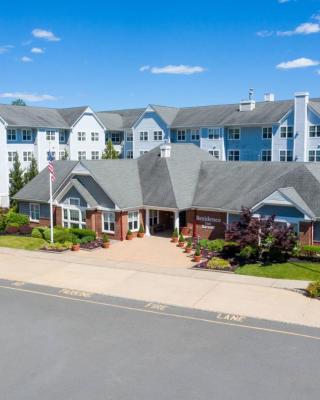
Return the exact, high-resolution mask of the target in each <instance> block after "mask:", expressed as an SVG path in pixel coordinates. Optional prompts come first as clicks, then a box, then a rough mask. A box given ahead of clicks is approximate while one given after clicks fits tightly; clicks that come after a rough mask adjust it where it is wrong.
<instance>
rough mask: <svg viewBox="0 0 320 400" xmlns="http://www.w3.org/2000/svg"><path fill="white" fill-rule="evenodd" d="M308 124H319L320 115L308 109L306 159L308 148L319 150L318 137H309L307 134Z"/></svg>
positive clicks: (319, 140) (319, 141)
mask: <svg viewBox="0 0 320 400" xmlns="http://www.w3.org/2000/svg"><path fill="white" fill-rule="evenodd" d="M310 125H320V117H319V116H318V115H317V114H315V113H314V112H312V111H311V110H308V124H307V132H306V135H307V140H306V156H307V158H306V161H308V160H309V150H320V138H317V137H314V138H311V137H310V135H309V126H310Z"/></svg>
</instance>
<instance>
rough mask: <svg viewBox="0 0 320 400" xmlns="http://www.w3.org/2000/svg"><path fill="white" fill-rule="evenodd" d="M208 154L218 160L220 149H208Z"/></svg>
mask: <svg viewBox="0 0 320 400" xmlns="http://www.w3.org/2000/svg"><path fill="white" fill-rule="evenodd" d="M209 154H211V155H212V156H213V158H215V159H216V160H220V150H209Z"/></svg>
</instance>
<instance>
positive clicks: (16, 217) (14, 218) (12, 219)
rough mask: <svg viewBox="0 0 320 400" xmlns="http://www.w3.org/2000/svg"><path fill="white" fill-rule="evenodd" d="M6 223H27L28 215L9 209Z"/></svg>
mask: <svg viewBox="0 0 320 400" xmlns="http://www.w3.org/2000/svg"><path fill="white" fill-rule="evenodd" d="M6 224H7V225H8V224H18V226H21V225H28V224H29V217H28V216H27V215H25V214H19V213H16V212H14V211H9V212H8V213H7V214H6Z"/></svg>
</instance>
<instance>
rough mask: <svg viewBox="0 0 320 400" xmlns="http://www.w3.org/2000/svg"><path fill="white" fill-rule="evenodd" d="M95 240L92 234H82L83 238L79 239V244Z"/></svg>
mask: <svg viewBox="0 0 320 400" xmlns="http://www.w3.org/2000/svg"><path fill="white" fill-rule="evenodd" d="M94 240H95V238H94V237H93V236H84V237H83V238H81V239H80V244H84V243H91V242H93V241H94Z"/></svg>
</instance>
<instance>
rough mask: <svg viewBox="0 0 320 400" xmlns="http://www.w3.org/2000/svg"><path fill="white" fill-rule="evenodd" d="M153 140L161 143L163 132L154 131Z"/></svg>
mask: <svg viewBox="0 0 320 400" xmlns="http://www.w3.org/2000/svg"><path fill="white" fill-rule="evenodd" d="M153 140H154V141H155V142H161V141H162V140H163V131H153Z"/></svg>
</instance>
